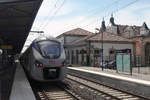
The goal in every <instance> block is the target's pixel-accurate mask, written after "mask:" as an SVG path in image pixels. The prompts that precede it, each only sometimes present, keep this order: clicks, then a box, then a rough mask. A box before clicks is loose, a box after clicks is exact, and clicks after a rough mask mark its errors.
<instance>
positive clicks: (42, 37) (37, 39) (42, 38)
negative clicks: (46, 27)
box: [34, 35, 60, 42]
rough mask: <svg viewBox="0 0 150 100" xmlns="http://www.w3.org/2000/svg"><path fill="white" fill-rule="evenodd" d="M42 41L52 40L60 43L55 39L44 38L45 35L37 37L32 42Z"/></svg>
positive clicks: (50, 37)
mask: <svg viewBox="0 0 150 100" xmlns="http://www.w3.org/2000/svg"><path fill="white" fill-rule="evenodd" d="M42 40H54V41H57V42H60V41H58V39H56V38H54V37H52V36H45V35H41V36H39V37H38V38H36V39H35V40H34V42H38V41H42Z"/></svg>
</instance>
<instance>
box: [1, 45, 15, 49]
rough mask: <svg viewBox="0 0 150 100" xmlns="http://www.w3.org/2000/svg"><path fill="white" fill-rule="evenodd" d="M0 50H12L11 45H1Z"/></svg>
mask: <svg viewBox="0 0 150 100" xmlns="http://www.w3.org/2000/svg"><path fill="white" fill-rule="evenodd" d="M0 48H1V49H13V47H12V45H1V46H0Z"/></svg>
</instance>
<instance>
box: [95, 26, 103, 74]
mask: <svg viewBox="0 0 150 100" xmlns="http://www.w3.org/2000/svg"><path fill="white" fill-rule="evenodd" d="M95 29H96V30H97V31H98V33H99V34H101V57H102V60H101V61H102V65H101V68H102V71H103V70H104V53H103V48H104V46H103V30H102V29H98V28H95Z"/></svg>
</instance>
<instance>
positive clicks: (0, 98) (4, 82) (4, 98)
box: [0, 63, 16, 100]
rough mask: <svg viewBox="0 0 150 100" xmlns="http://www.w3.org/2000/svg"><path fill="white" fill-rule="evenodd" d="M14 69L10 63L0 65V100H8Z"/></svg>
mask: <svg viewBox="0 0 150 100" xmlns="http://www.w3.org/2000/svg"><path fill="white" fill-rule="evenodd" d="M15 68H16V66H15V65H12V64H10V63H7V64H5V65H2V64H0V100H9V96H10V92H11V87H12V83H13V78H14V73H15Z"/></svg>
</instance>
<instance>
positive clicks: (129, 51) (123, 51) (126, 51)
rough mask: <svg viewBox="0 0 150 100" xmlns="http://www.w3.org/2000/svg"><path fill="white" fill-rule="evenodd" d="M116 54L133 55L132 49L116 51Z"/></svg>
mask: <svg viewBox="0 0 150 100" xmlns="http://www.w3.org/2000/svg"><path fill="white" fill-rule="evenodd" d="M116 53H131V49H121V50H116Z"/></svg>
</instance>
